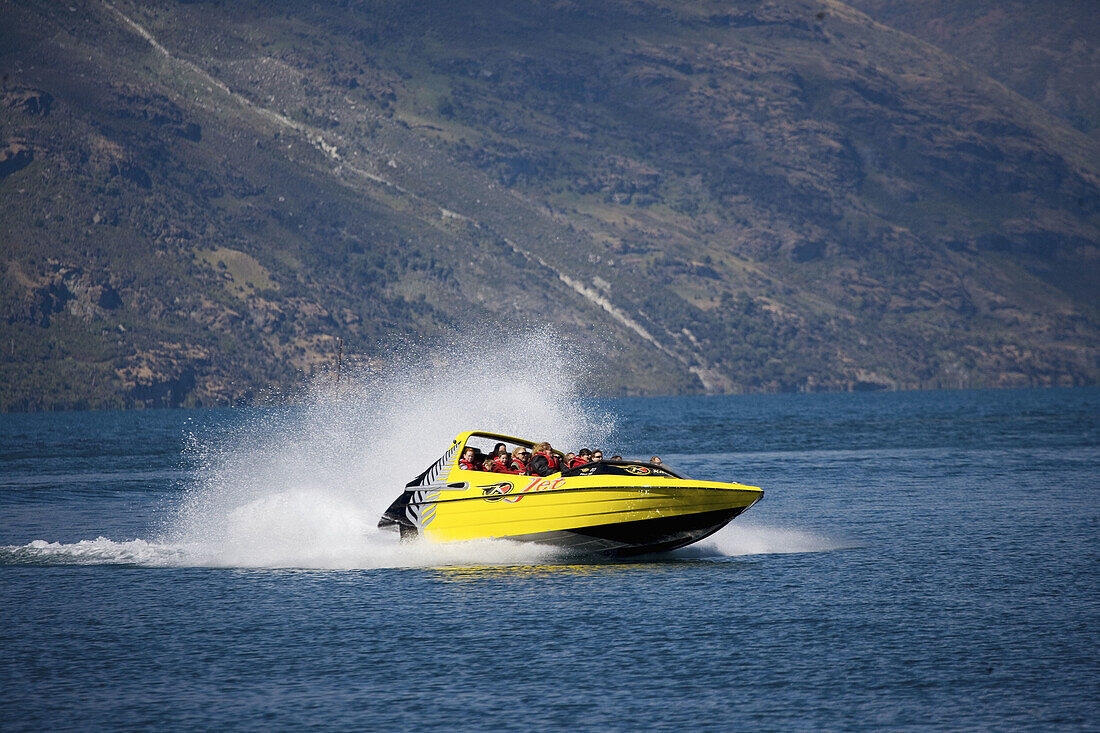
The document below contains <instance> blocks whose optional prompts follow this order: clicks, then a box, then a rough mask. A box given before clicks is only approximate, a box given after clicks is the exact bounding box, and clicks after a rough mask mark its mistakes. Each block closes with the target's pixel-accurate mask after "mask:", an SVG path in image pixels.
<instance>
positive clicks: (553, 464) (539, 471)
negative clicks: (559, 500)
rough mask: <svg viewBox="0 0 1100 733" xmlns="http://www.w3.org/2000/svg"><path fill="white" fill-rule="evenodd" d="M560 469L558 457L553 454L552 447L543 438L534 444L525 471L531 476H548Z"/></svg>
mask: <svg viewBox="0 0 1100 733" xmlns="http://www.w3.org/2000/svg"><path fill="white" fill-rule="evenodd" d="M559 471H561V466H560V465H559V464H558V457H557V456H556V455H554V449H553V448H551V447H550V444H549V443H547V442H546V441H545V440H544V441H542V442H541V443H538V444H536V445H535V448H534V451H533V453H532V455H531V462H530V463H528V464H527V472H528V473H530V474H531V475H532V476H549V475H550V474H552V473H558V472H559Z"/></svg>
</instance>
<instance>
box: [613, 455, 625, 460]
mask: <svg viewBox="0 0 1100 733" xmlns="http://www.w3.org/2000/svg"><path fill="white" fill-rule="evenodd" d="M622 459H623V457H622V456H618V455H616V456H611V460H613V461H621V460H622Z"/></svg>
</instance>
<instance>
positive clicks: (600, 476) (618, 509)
mask: <svg viewBox="0 0 1100 733" xmlns="http://www.w3.org/2000/svg"><path fill="white" fill-rule="evenodd" d="M498 443H504V444H505V445H506V446H507V447H508V450H509V452H511V451H512V450H513V449H514V448H516V447H517V446H523V447H525V448H527V449H528V450H530V449H531V448H533V446H534V443H533V442H532V441H530V440H524V439H522V438H514V437H511V436H508V435H498V434H496V433H484V432H477V431H469V432H465V433H461V434H459V435H458V436H457V437H456V438H455V439H454V441H453V442H452V443H451V446H450V447H449V448H448V449H447V451H446V452H445V453H444V454H443V456H442V457H441V458H440V459H439V460H438V461H436V462H435V463H434V464H432V465H431V466H430V467H428V468H427V469H426V470H425V471H424V472H423V473H421V474H420V475H419V476H417V477H416V478H415V479H413V480H412V481H410V482H409V483H408V484H407V485H406V486H405V491H404V493H402V494H401V496H399V497H398V498H397V500H396V501H394V502H393V504H391V505H390V507H389V509H387V510H386V511H385V513H384V514H383V515H382V518H381V520H380V521H379V522H378V526H379V527H381V528H389V529H394V530H398V531H400V533H401V536H402V537H410V536H421V537H427V538H428V539H431V540H434V541H437V542H453V541H458V540H472V539H480V538H494V539H497V538H499V539H508V540H515V541H521V542H536V543H543V544H548V545H555V546H559V547H564V548H567V549H569V550H572V551H578V552H583V553H597V554H603V555H610V556H613V557H622V556H628V555H638V554H642V553H648V552H662V551H665V550H673V549H676V548H677V547H684V546H685V545H689V544H691V543H692V542H698V541H699V540H701V539H703V538H704V537H707V536H709V535H711V534H714V533H715V532H717V531H718V530H719V529H721V528H722V527H724V526H726V525H727V524H728V523H729V522H730V520H732V519H733V518H734V517H736V516H737V515H738V514H740V513H741V512H743V511H745V510H746V509H748V508H749V507H751V506H752V505H753V504H755V503H756V502H758V501H760V498H761V497H762V496H763V495H764V492H763V491H762V490H761V489H758V488H757V487H755V486H745V485H743V484H727V483H720V482H717V481H696V480H694V479H689V478H686V477H685V476H682V475H680V474H678V473H676V472H674V471H671V470H669V468H668V467H667V466H664V465H657V464H653V463H646V462H641V461H608V460H605V461H597V462H594V463H587V464H585V465H582V466H577V467H574V468H570V469H565V470H563V471H560V472H558V473H553V474H550V475H549V476H545V477H543V476H522V475H514V474H507V473H490V472H486V471H470V470H465V469H463V468H461V467H460V466H459V463H458V459H459V457H460V456H461V455H463V452H464V451H465V450H466V448H473V449H474V452H475V461H476V464H475V465H480V464H481V459H482V458H483V457H485V456H487V455H490V454H491V453H492V451H493V448H494V446H495V445H496V444H498ZM555 453H557V455H558V459H559V465H564V460H563V456H562V455H561V453H559V452H557V451H555Z"/></svg>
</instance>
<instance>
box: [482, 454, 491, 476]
mask: <svg viewBox="0 0 1100 733" xmlns="http://www.w3.org/2000/svg"><path fill="white" fill-rule="evenodd" d="M480 470H482V471H486V472H492V470H493V457H492V456H485V459H484V460H483V461H482V462H481V469H480Z"/></svg>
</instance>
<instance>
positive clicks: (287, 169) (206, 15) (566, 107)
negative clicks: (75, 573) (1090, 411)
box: [0, 0, 1100, 409]
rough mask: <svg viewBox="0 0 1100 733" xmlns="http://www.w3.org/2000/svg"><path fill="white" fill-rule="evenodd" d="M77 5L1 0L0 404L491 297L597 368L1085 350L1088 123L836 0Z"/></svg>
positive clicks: (815, 365)
mask: <svg viewBox="0 0 1100 733" xmlns="http://www.w3.org/2000/svg"><path fill="white" fill-rule="evenodd" d="M863 4H864V5H873V3H869V2H868V3H863ZM72 7H73V9H72V10H70V8H69V6H68V5H56V4H54V3H48V2H32V3H21V4H19V5H18V6H11V5H9V6H5V8H4V9H3V11H2V14H3V18H2V20H3V21H4V22H3V23H0V64H2V68H3V69H4V70H5V72H4V73H5V77H4V81H3V86H2V88H0V210H2V211H3V217H2V223H0V237H2V240H0V241H2V248H3V249H2V251H0V255H2V256H0V278H2V290H0V293H2V294H0V347H2V346H6V347H7V348H2V349H0V353H2V354H3V358H2V359H0V377H2V378H3V387H0V409H51V408H64V407H107V406H119V407H126V406H142V405H144V406H155V405H169V404H187V405H197V404H203V405H210V404H234V403H237V402H241V401H248V400H251V399H255V397H256V395H257V394H259V393H261V392H263V391H265V390H268V389H275V388H281V387H286V386H288V385H290V384H292V383H294V382H295V381H296V380H298V379H300V378H301V375H303V374H308V373H309V372H310V371H312V370H315V369H317V368H319V367H320V366H322V365H324V364H328V363H331V361H332V359H333V358H334V355H335V349H336V347H335V344H336V339H338V338H339V339H342V340H343V343H344V349H345V352H346V353H349V354H353V355H356V356H359V357H366V358H372V359H385V358H386V350H387V344H388V343H389V342H390V341H391V340H392V339H394V338H404V337H409V336H415V335H432V334H438V333H442V332H447V331H451V330H457V331H459V332H462V331H463V330H468V329H469V327H470V326H471V325H473V324H477V326H478V327H479V328H482V327H492V326H494V325H496V326H497V327H500V328H516V327H519V328H532V329H536V330H538V329H541V328H542V327H543V325H550V326H552V327H553V328H554V329H555V330H556V331H557V332H558V333H560V334H562V336H563V337H564V338H566V339H568V340H569V341H571V342H573V343H576V344H577V345H578V348H585V349H593V350H595V356H596V361H597V362H599V363H603V364H605V365H606V369H605V370H604V371H603V373H602V374H599V375H597V376H596V377H595V383H594V384H593V385H592V389H594V390H598V391H601V392H605V393H611V394H619V393H649V394H652V393H669V392H686V391H719V392H721V391H776V390H822V389H886V388H918V387H959V386H1025V385H1070V384H1084V383H1095V382H1096V381H1097V377H1098V375H1100V338H1098V336H1100V314H1098V312H1097V307H1098V305H1100V304H1098V301H1097V298H1096V293H1097V289H1096V288H1095V283H1096V282H1097V281H1098V269H1097V263H1098V262H1100V256H1098V255H1100V252H1098V243H1100V154H1098V143H1097V142H1095V139H1094V138H1090V137H1088V136H1086V135H1085V134H1083V133H1082V132H1081V131H1080V130H1077V129H1074V128H1073V127H1072V126H1071V125H1070V124H1069V123H1068V122H1065V121H1063V120H1060V119H1059V118H1056V117H1053V116H1051V115H1050V114H1048V113H1047V112H1046V111H1045V110H1043V109H1042V108H1041V107H1039V106H1037V105H1035V104H1033V103H1031V102H1029V101H1028V100H1026V99H1025V98H1023V97H1021V96H1018V95H1017V94H1015V93H1013V92H1011V91H1009V90H1008V89H1006V88H1005V87H1004V86H1002V85H1001V84H999V83H996V82H994V81H992V80H990V79H988V78H986V77H984V76H982V75H981V74H980V73H978V72H977V71H975V70H974V68H973V67H971V66H968V65H966V64H964V63H961V62H960V61H959V60H958V59H956V58H954V57H952V56H950V55H948V54H947V53H945V52H943V51H941V50H938V49H937V48H935V47H933V46H930V45H928V44H925V43H922V42H920V41H917V40H915V39H913V38H911V37H909V36H906V35H903V34H900V33H898V32H896V31H893V30H891V29H890V28H889V27H886V26H884V25H882V24H881V23H876V22H874V21H872V20H871V19H870V18H868V17H867V16H865V15H862V14H861V13H859V12H857V11H855V10H853V9H852V8H850V7H849V6H847V5H844V4H842V3H839V2H832V1H829V2H813V1H811V0H786V1H785V2H781V3H775V4H769V5H766V6H760V5H759V4H757V3H750V2H734V3H732V4H731V3H728V2H723V3H717V2H714V3H706V2H705V3H682V2H671V1H665V2H661V1H659V0H646V1H641V0H639V1H627V0H623V1H622V2H612V1H610V0H609V1H608V2H598V3H570V2H564V3H547V4H544V3H540V2H519V3H511V4H506V5H501V4H500V3H490V2H465V3H458V4H456V3H435V2H431V3H421V4H411V5H410V4H407V3H394V2H367V3H360V4H355V5H352V6H347V5H342V4H308V5H305V6H302V5H301V4H298V3H289V2H287V3H283V2H276V3H262V4H250V3H186V4H134V3H129V2H119V3H116V4H110V3H106V2H97V1H92V2H88V3H86V4H79V5H73V6H72ZM870 9H873V8H870ZM944 17H952V16H951V15H950V13H948V11H946V10H945V11H944ZM150 39H153V41H150Z"/></svg>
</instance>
